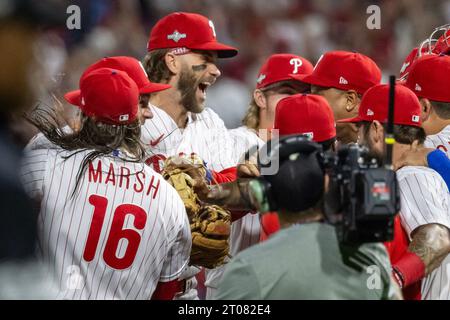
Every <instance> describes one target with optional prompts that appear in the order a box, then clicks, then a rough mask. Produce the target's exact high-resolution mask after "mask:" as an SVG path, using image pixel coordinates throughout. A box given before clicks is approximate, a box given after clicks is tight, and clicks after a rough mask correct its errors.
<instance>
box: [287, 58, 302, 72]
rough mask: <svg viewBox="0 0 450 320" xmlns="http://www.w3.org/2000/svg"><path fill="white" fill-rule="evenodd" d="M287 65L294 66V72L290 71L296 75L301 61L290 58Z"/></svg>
mask: <svg viewBox="0 0 450 320" xmlns="http://www.w3.org/2000/svg"><path fill="white" fill-rule="evenodd" d="M289 63H290V64H291V65H293V66H294V71H292V73H294V74H296V73H298V68H300V67H301V66H302V64H303V62H302V60H300V59H299V58H292V59H291V60H290V61H289Z"/></svg>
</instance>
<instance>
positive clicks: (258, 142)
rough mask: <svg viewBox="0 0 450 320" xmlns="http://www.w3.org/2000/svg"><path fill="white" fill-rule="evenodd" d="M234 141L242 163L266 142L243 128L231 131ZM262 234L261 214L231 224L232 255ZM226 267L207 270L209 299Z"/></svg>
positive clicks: (206, 283)
mask: <svg viewBox="0 0 450 320" xmlns="http://www.w3.org/2000/svg"><path fill="white" fill-rule="evenodd" d="M229 132H230V134H231V136H232V138H233V141H234V146H235V148H234V161H235V162H236V164H237V163H239V162H241V161H242V159H243V156H244V153H245V152H246V151H247V150H248V149H250V148H252V147H254V146H258V147H262V146H263V145H264V141H263V140H262V139H261V138H259V136H258V135H257V134H256V133H255V131H254V130H252V129H250V128H248V127H246V126H241V127H239V128H236V129H231V130H229ZM260 232H261V223H260V220H259V213H257V214H247V215H245V216H244V217H242V218H241V219H239V220H237V221H234V222H233V223H232V224H231V234H230V254H231V255H232V256H235V255H237V254H238V253H239V252H241V251H242V250H245V249H247V248H249V247H251V246H252V245H254V244H257V243H259V239H260ZM225 267H226V265H224V266H221V267H218V268H216V269H214V270H207V272H206V282H205V285H206V287H207V289H208V292H207V298H208V299H212V298H214V295H215V293H216V289H217V287H218V285H219V283H220V280H221V278H222V275H223V272H224V271H225Z"/></svg>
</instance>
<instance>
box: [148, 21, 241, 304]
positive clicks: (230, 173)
mask: <svg viewBox="0 0 450 320" xmlns="http://www.w3.org/2000/svg"><path fill="white" fill-rule="evenodd" d="M147 49H148V53H147V55H146V56H145V58H144V62H143V65H144V68H145V69H146V71H147V74H148V77H149V79H150V80H151V81H152V82H156V83H164V84H169V85H171V86H172V88H171V89H169V90H165V91H162V92H159V93H156V94H154V95H152V96H151V97H150V109H151V111H152V113H153V118H152V119H151V120H147V121H145V123H144V125H143V128H142V135H141V140H142V142H143V144H144V145H145V146H146V148H147V150H148V152H149V154H150V156H149V157H148V158H147V160H146V163H147V164H148V165H150V166H152V167H153V169H154V170H156V171H157V172H160V171H161V170H162V169H163V168H162V166H163V162H164V161H165V160H166V159H167V158H168V157H170V156H178V155H183V154H185V155H191V154H192V153H195V154H196V155H198V156H199V157H200V158H201V159H202V160H203V161H204V162H205V163H206V167H207V170H208V176H209V177H210V178H211V180H212V181H214V182H225V181H231V180H232V179H234V178H235V176H236V164H237V163H236V161H235V160H234V158H233V155H234V146H233V142H234V141H233V139H232V138H231V136H230V135H229V133H228V130H227V129H226V127H225V125H224V123H223V121H222V120H221V119H220V118H219V116H218V115H217V114H216V113H215V112H214V111H212V110H211V109H209V108H206V106H205V104H206V96H207V90H208V88H209V87H210V86H211V85H213V84H214V83H215V81H216V80H217V78H218V77H219V76H220V74H221V73H220V70H219V69H218V68H217V66H216V63H217V59H218V58H229V57H233V56H235V55H236V54H237V50H236V49H235V48H233V47H230V46H227V45H224V44H222V43H219V42H218V41H217V39H216V30H215V27H214V24H213V22H212V21H211V20H209V19H208V18H206V17H204V16H202V15H199V14H194V13H185V12H176V13H172V14H169V15H167V16H165V17H164V18H162V19H161V20H159V21H158V22H157V23H156V25H155V26H154V27H153V28H152V30H151V32H150V38H149V41H148V46H147ZM199 270H200V269H199V268H196V267H191V268H190V270H189V272H186V273H185V274H184V275H183V277H184V278H189V279H190V280H189V281H188V285H187V291H186V293H185V295H183V296H181V297H179V298H180V299H195V298H197V291H196V290H195V286H196V281H195V279H194V278H193V276H194V275H195V274H197V273H198V272H199Z"/></svg>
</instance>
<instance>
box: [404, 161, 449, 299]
mask: <svg viewBox="0 0 450 320" xmlns="http://www.w3.org/2000/svg"><path fill="white" fill-rule="evenodd" d="M397 179H398V182H399V189H400V199H401V209H400V218H401V222H402V225H403V228H404V229H405V231H406V233H407V235H408V237H409V238H410V239H411V233H412V232H413V231H414V230H415V229H417V228H418V227H420V226H422V225H426V224H430V223H437V224H441V225H444V226H446V227H447V228H450V211H449V191H448V188H447V185H446V184H445V182H444V180H443V179H442V178H441V176H440V175H439V174H438V173H437V172H436V171H434V170H432V169H429V168H426V167H416V166H407V167H403V168H401V169H400V170H398V171H397ZM421 291H422V292H421V295H422V299H424V300H437V299H446V300H448V299H450V256H447V257H446V258H445V259H444V261H443V262H442V264H441V265H440V266H439V267H438V268H437V269H436V270H434V271H433V272H432V273H431V274H429V275H428V276H427V277H425V278H424V279H423V280H422V288H421Z"/></svg>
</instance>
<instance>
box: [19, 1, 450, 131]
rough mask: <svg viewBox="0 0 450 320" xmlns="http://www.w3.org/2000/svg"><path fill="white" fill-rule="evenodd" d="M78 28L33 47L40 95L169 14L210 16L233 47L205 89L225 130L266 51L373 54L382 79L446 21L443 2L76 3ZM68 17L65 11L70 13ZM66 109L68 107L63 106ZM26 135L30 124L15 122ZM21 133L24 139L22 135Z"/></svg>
mask: <svg viewBox="0 0 450 320" xmlns="http://www.w3.org/2000/svg"><path fill="white" fill-rule="evenodd" d="M73 3H74V4H77V5H78V6H79V7H80V9H81V29H80V30H68V29H67V28H61V29H59V30H52V31H51V32H47V33H46V34H45V35H44V36H43V37H42V38H41V40H40V41H39V42H38V45H37V46H36V50H35V52H34V54H35V55H37V57H38V59H37V60H38V61H41V63H42V65H41V66H40V67H39V68H38V70H36V72H35V73H34V74H33V75H32V76H33V77H34V79H35V81H34V83H35V84H36V90H37V93H38V95H37V96H38V97H40V99H41V101H43V102H45V103H52V101H51V100H49V99H50V98H49V97H51V96H50V95H49V94H48V93H49V92H52V93H54V94H55V95H56V97H59V98H61V97H62V92H65V91H67V90H71V89H73V88H76V87H77V86H78V79H79V77H80V75H81V73H82V71H83V70H84V68H85V67H86V66H87V65H89V64H90V63H91V62H92V61H95V60H97V59H99V58H101V57H104V56H113V55H128V56H134V57H136V58H137V59H142V57H143V56H144V55H145V53H146V47H145V43H146V42H147V40H148V35H149V32H150V29H151V28H152V26H153V25H154V24H155V22H156V21H157V20H158V19H160V18H161V17H162V16H164V15H166V14H167V13H169V12H173V11H187V12H197V13H200V14H203V15H205V16H208V17H210V18H211V20H212V21H214V24H215V30H216V32H217V37H218V38H219V39H221V41H223V42H225V43H229V44H231V45H233V46H235V47H237V48H238V49H239V54H238V56H237V57H235V58H233V59H224V60H221V61H220V65H219V68H220V69H221V70H222V77H221V78H220V80H219V81H218V82H217V83H216V85H215V86H213V87H212V88H211V89H210V90H209V91H208V104H209V107H211V108H212V109H214V110H215V111H216V112H217V113H218V114H219V115H220V116H221V117H222V119H224V121H225V123H226V125H227V126H228V127H229V128H234V127H237V126H238V125H239V124H240V120H241V119H242V117H243V115H244V113H245V109H246V107H247V104H248V101H249V92H250V89H252V88H254V86H255V81H256V73H257V68H259V66H260V65H261V64H262V62H263V60H264V59H265V58H267V57H268V56H269V55H270V54H273V53H279V52H290V53H294V54H299V55H301V56H303V57H305V58H307V59H309V60H310V61H312V62H313V63H315V62H316V61H317V59H318V58H319V57H320V55H321V53H323V52H325V51H328V50H340V49H342V50H350V51H358V52H361V53H363V54H366V55H368V56H370V57H371V58H373V59H374V60H375V61H376V63H377V64H378V65H379V66H380V68H381V69H382V71H383V78H384V79H387V76H388V75H389V74H398V72H399V70H400V67H401V65H402V62H403V60H404V58H405V56H406V55H407V54H408V53H409V51H410V50H411V49H412V48H413V47H414V46H417V45H418V44H419V42H420V41H422V40H423V39H425V38H426V37H428V35H429V34H430V30H433V28H435V27H436V26H439V25H442V24H444V23H445V22H446V21H450V1H449V0H443V1H442V0H441V1H439V0H397V1H382V0H378V1H377V0H370V1H368V0H363V1H356V0H314V1H313V0H271V1H264V0H245V1H244V0H221V1H215V0H190V1H185V0H131V1H130V0H78V1H74V2H73ZM370 5H378V6H379V7H380V9H381V11H380V12H381V29H379V30H377V29H375V30H369V29H368V28H367V26H366V21H367V19H368V17H369V16H370V14H368V13H367V12H366V10H367V7H368V6H370ZM68 17H69V14H68ZM66 108H68V107H67V106H66ZM68 112H69V113H70V112H72V110H70V109H69V110H68ZM18 130H22V131H24V132H23V134H24V135H26V138H29V136H31V135H32V133H31V132H30V131H31V130H32V129H31V127H21V128H18ZM26 138H25V139H26Z"/></svg>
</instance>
